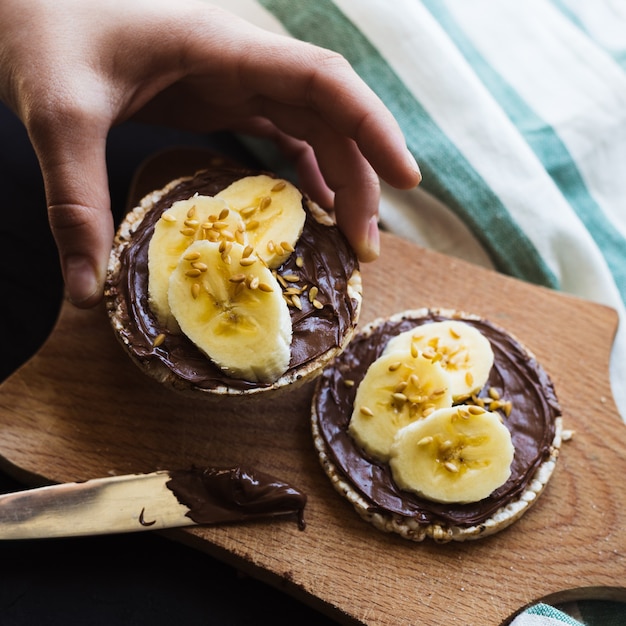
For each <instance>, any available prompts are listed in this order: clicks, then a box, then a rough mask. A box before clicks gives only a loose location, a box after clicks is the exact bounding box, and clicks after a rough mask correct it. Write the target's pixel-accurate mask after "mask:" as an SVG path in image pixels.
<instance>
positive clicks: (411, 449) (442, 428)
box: [389, 405, 514, 503]
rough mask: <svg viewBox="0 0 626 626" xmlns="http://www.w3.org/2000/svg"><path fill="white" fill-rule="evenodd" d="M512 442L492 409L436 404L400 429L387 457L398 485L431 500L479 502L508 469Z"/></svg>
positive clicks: (511, 455) (511, 454)
mask: <svg viewBox="0 0 626 626" xmlns="http://www.w3.org/2000/svg"><path fill="white" fill-rule="evenodd" d="M513 455H514V447H513V444H512V443H511V435H510V433H509V431H508V429H507V428H506V426H505V425H504V424H503V423H502V421H501V419H500V417H499V416H498V415H497V414H496V413H491V412H488V411H485V410H484V409H481V408H480V407H477V406H474V405H457V406H454V407H451V408H444V409H439V410H437V411H435V412H434V413H432V414H431V415H429V416H428V417H427V418H426V419H423V420H420V421H418V422H414V423H412V424H410V425H408V426H406V427H405V428H403V429H401V430H399V431H398V433H397V435H396V437H395V440H394V442H393V445H392V446H391V453H390V459H389V466H390V467H391V471H392V474H393V478H394V480H395V481H396V483H397V485H398V486H399V487H400V488H401V489H406V490H408V491H412V492H414V493H416V494H418V495H419V496H422V497H424V498H427V499H428V500H433V501H435V502H445V503H450V502H457V503H467V502H478V501H479V500H482V499H483V498H486V497H487V496H488V495H489V494H491V493H492V492H493V491H494V490H495V489H497V488H498V487H500V486H501V485H503V484H504V483H505V482H506V481H507V479H508V478H509V476H510V475H511V463H512V461H513Z"/></svg>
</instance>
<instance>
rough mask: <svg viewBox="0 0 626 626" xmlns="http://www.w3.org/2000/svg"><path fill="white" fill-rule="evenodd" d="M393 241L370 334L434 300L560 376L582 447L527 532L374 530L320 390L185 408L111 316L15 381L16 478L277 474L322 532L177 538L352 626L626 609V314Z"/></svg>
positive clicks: (152, 174) (91, 317)
mask: <svg viewBox="0 0 626 626" xmlns="http://www.w3.org/2000/svg"><path fill="white" fill-rule="evenodd" d="M196 156H197V155H196ZM194 158H195V156H193V155H192V159H191V161H193V160H194ZM157 161H158V159H157ZM163 163H164V162H163V161H162V160H161V161H160V166H161V169H159V167H154V165H155V164H152V165H153V167H152V169H150V167H148V168H147V169H146V170H145V171H142V172H141V175H140V176H139V179H138V180H137V181H136V184H135V191H136V193H141V191H143V190H147V189H150V188H156V187H158V186H159V185H160V183H161V182H162V181H163V180H164V179H167V178H169V177H170V176H172V177H173V176H176V175H178V174H179V173H181V172H180V171H175V170H173V169H172V167H169V168H168V167H165V168H163V167H162V166H163ZM167 163H169V164H170V166H171V164H172V163H176V164H177V166H178V167H185V166H188V163H186V162H184V160H183V159H176V160H172V159H171V158H170V159H169V161H166V162H165V164H166V165H167ZM156 165H159V163H156ZM187 171H189V170H187ZM150 185H152V187H150ZM381 246H382V252H381V257H380V259H379V260H378V261H377V262H375V263H373V264H367V265H364V266H363V267H362V273H363V282H364V307H363V312H362V323H366V322H368V321H370V320H372V319H374V318H375V317H378V316H381V315H388V314H391V313H395V312H398V311H400V310H403V309H407V308H418V307H423V306H431V307H450V308H459V309H463V310H465V311H469V312H473V313H477V314H479V315H482V316H485V317H487V318H488V319H490V320H492V321H493V322H495V323H496V324H499V325H500V326H502V327H504V328H506V329H508V330H509V331H511V332H513V333H514V334H515V335H517V336H518V337H519V338H520V339H521V340H522V341H523V342H524V343H525V344H526V345H527V346H528V347H529V348H530V349H531V350H532V351H533V352H534V353H535V354H536V355H537V357H538V359H539V360H540V362H541V363H542V364H543V366H544V367H545V369H546V370H547V371H548V373H549V374H550V376H551V377H552V379H553V381H554V384H555V387H556V391H557V394H558V396H559V398H560V401H561V404H562V407H563V414H564V426H565V428H566V429H570V430H572V431H574V432H573V438H572V439H571V440H570V441H568V442H566V443H564V444H563V447H562V451H561V456H560V458H559V461H558V463H557V468H556V470H555V473H554V475H553V477H552V480H551V482H550V484H549V486H548V488H547V490H546V491H545V492H544V494H543V495H542V496H541V498H540V500H539V501H538V502H537V504H536V505H535V506H534V507H533V508H531V510H530V511H529V512H528V513H527V514H526V515H525V516H524V517H523V518H522V519H521V520H520V521H519V522H517V523H516V524H514V525H513V526H512V527H510V528H509V529H507V530H505V531H503V532H501V533H499V534H497V535H495V536H493V537H489V538H485V539H483V540H480V541H477V542H471V543H467V544H456V543H453V544H447V545H436V544H434V543H431V542H428V541H425V542H423V543H411V542H408V541H405V540H403V539H401V538H399V537H396V536H390V535H385V534H383V533H380V532H378V531H376V530H374V528H373V527H371V526H369V525H368V524H366V523H365V522H363V521H362V520H361V519H360V518H359V517H357V515H356V514H355V513H354V511H353V509H352V508H351V505H349V504H348V503H347V502H346V501H344V500H343V499H342V498H341V497H340V496H339V495H338V494H337V493H336V492H335V491H334V490H333V488H332V486H331V485H330V482H329V481H328V480H327V478H326V476H325V474H324V473H323V471H322V469H321V467H320V466H319V463H318V460H317V458H316V455H315V453H314V450H313V446H312V441H311V435H310V430H309V404H310V397H311V393H312V387H311V386H310V385H309V386H307V387H304V388H303V389H300V390H298V391H295V392H293V393H292V394H290V395H289V396H288V397H286V398H284V399H283V400H281V401H279V402H272V403H271V404H269V405H266V406H261V407H257V408H256V409H254V410H248V409H242V410H233V409H232V408H224V407H215V406H210V405H209V403H207V402H206V401H205V400H203V399H202V398H200V399H197V400H196V399H188V398H183V397H181V396H179V395H177V394H175V393H173V392H170V391H167V390H165V389H161V388H160V387H159V386H158V385H157V384H156V383H155V382H153V381H152V380H150V379H148V378H147V377H146V376H145V375H144V374H143V373H142V372H141V371H139V369H138V368H136V366H135V365H134V364H132V363H131V362H130V360H129V359H128V357H127V356H126V354H125V353H124V352H123V351H122V348H121V347H120V346H119V345H118V343H117V341H116V339H115V338H114V336H113V332H112V330H111V329H110V327H109V323H108V320H107V317H106V314H105V311H104V308H103V307H100V308H97V309H95V310H91V311H80V310H77V309H75V308H73V307H72V306H71V305H70V304H68V303H64V304H63V306H62V309H61V311H60V315H59V319H58V322H57V324H56V326H55V328H54V330H53V332H52V334H51V336H50V337H49V339H48V341H47V342H46V343H45V345H44V346H43V347H42V348H41V350H40V351H39V352H38V354H37V355H36V356H34V357H33V358H32V359H31V360H30V361H29V362H28V363H27V364H26V365H24V366H23V367H22V368H21V369H20V370H18V371H17V372H16V373H15V374H14V375H13V376H11V377H10V378H9V379H7V380H6V381H5V382H4V383H3V384H2V385H1V386H0V429H1V430H0V432H1V436H0V462H1V464H2V468H3V469H5V470H7V471H9V472H10V473H12V474H13V475H14V476H15V477H17V478H18V479H21V480H22V481H24V482H25V483H27V484H30V485H36V484H42V483H45V482H69V481H76V480H86V479H89V478H95V477H99V476H107V475H114V474H118V475H119V474H126V473H134V472H151V471H154V470H156V469H172V468H174V469H175V468H185V467H189V466H190V465H192V464H195V465H198V466H205V465H225V464H236V463H239V462H241V463H245V464H248V465H252V466H255V467H257V468H258V469H260V470H264V471H267V472H270V473H273V474H274V475H276V476H278V477H280V478H283V479H285V480H288V481H290V482H292V483H293V484H294V485H296V486H298V487H299V488H301V489H302V490H304V491H305V492H306V493H307V494H308V504H307V508H306V521H307V527H306V530H304V531H300V530H298V527H297V525H296V523H295V522H294V521H293V520H288V519H283V520H280V521H273V522H265V521H262V522H255V523H249V524H242V525H233V526H223V527H215V528H193V529H176V530H172V531H167V532H164V533H163V534H164V535H166V536H167V537H169V538H171V539H172V540H175V541H180V542H184V543H186V544H189V545H192V546H194V547H196V548H198V549H199V550H202V551H205V552H206V553H209V554H211V555H213V556H216V557H218V558H219V559H222V560H224V561H226V562H228V563H230V564H232V565H235V566H236V567H239V568H241V569H242V570H244V571H245V572H247V573H248V574H251V575H253V576H256V577H258V578H260V579H262V580H265V581H266V582H269V583H270V584H274V585H276V586H278V587H279V588H281V589H282V590H284V591H286V592H287V593H290V594H293V595H294V596H296V597H297V598H300V599H301V600H303V601H305V602H307V603H309V604H311V605H313V606H315V607H317V608H318V609H320V610H321V611H323V612H325V613H327V614H328V615H330V616H331V617H333V618H335V619H336V620H337V621H338V622H340V623H350V624H352V623H361V624H367V625H371V626H387V625H388V626H392V625H393V626H401V625H409V624H416V623H419V624H424V625H433V626H434V625H439V624H444V623H445V624H462V625H464V626H490V625H494V626H495V625H498V624H501V623H503V622H507V621H508V620H509V619H510V618H511V616H512V615H513V614H514V613H515V612H517V611H518V610H520V609H521V608H522V607H524V606H525V605H527V604H529V603H532V602H535V601H537V600H538V599H541V598H543V599H547V600H548V601H553V602H554V601H563V600H568V599H580V598H589V597H591V598H612V599H623V600H626V523H625V520H626V486H625V484H624V476H626V425H625V424H624V423H623V422H622V420H621V419H620V417H619V415H618V412H617V409H616V407H615V404H614V401H613V399H612V396H611V392H610V386H609V378H608V361H609V353H610V349H611V345H612V341H613V338H614V334H615V331H616V327H617V315H616V313H615V312H614V311H613V310H612V309H609V308H606V307H603V306H599V305H596V304H591V303H589V302H586V301H582V300H579V299H576V298H573V297H568V296H565V295H561V294H557V293H554V292H552V291H549V290H547V289H543V288H539V287H535V286H531V285H528V284H526V283H523V282H520V281H517V280H514V279H511V278H507V277H504V276H501V275H498V274H496V273H494V272H491V271H487V270H484V269H480V268H477V267H475V266H472V265H469V264H467V263H464V262H461V261H459V260H455V259H453V258H449V257H446V256H442V255H440V254H437V253H433V252H430V251H427V250H423V249H420V248H418V247H416V246H415V245H413V244H411V243H409V242H407V241H404V240H402V239H399V238H397V237H395V236H392V235H389V234H383V236H382V244H381Z"/></svg>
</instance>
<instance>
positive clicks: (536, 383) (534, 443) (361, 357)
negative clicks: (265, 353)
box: [316, 312, 560, 526]
mask: <svg viewBox="0 0 626 626" xmlns="http://www.w3.org/2000/svg"><path fill="white" fill-rule="evenodd" d="M443 319H449V318H445V317H443V316H441V315H438V314H436V313H434V312H430V313H428V314H427V315H426V316H425V317H424V318H421V319H402V320H398V321H395V322H391V321H388V322H385V323H383V324H382V325H381V326H379V327H378V328H377V329H376V330H375V332H374V334H373V335H372V336H370V337H364V336H362V335H358V336H357V337H355V338H354V339H353V340H352V342H351V344H350V347H349V348H348V350H347V351H345V352H344V353H343V354H342V355H340V356H339V357H338V358H337V359H336V360H335V362H334V364H333V367H332V368H328V369H327V370H326V371H325V372H324V374H323V376H322V378H321V379H320V382H319V385H320V386H319V394H318V397H317V400H316V401H317V405H316V409H317V415H318V422H319V427H320V432H321V435H322V437H323V438H324V440H325V442H326V445H327V448H328V453H329V456H330V458H331V459H332V460H333V462H334V464H335V465H336V467H337V468H338V469H339V471H340V472H342V473H343V474H344V476H345V477H346V478H347V480H348V482H349V483H350V484H352V485H353V487H354V488H355V489H357V491H359V492H360V493H361V495H362V496H363V497H364V498H365V499H366V500H367V501H368V502H370V503H371V510H372V511H373V512H375V511H382V512H387V513H395V514H399V515H402V516H407V517H412V518H413V519H415V520H416V521H417V522H418V523H420V524H424V525H428V524H432V523H439V524H443V525H456V526H473V525H476V524H480V523H481V522H484V521H485V520H487V519H488V518H490V517H491V516H492V515H493V514H494V513H495V512H496V511H497V510H498V509H499V508H500V507H502V506H504V505H506V504H507V503H508V502H511V501H513V500H515V499H516V498H518V497H519V496H520V494H521V493H522V492H523V491H524V490H525V488H526V487H527V486H528V484H529V482H530V481H531V479H532V476H533V474H534V472H535V470H536V469H537V468H538V467H539V466H540V465H541V464H542V463H543V462H544V461H545V460H547V458H548V457H549V456H550V449H551V444H552V441H553V439H554V436H555V419H556V417H558V416H559V415H560V409H559V404H558V401H557V398H556V395H555V393H554V388H553V386H552V383H551V381H550V379H549V377H548V376H547V374H546V373H545V371H544V370H543V368H542V367H541V366H540V365H539V364H538V363H537V361H536V360H535V359H534V358H533V357H532V356H530V355H529V354H528V352H527V351H526V350H524V348H523V347H522V346H521V345H520V344H519V343H518V342H517V341H516V340H515V339H514V338H512V337H511V336H509V335H508V334H506V333H504V332H503V331H501V330H500V329H498V328H496V327H495V326H494V325H492V324H491V323H489V322H488V321H486V320H464V321H467V323H468V324H471V325H473V326H475V327H476V328H477V329H478V330H480V331H481V332H482V333H483V334H484V335H485V336H486V337H487V338H488V339H489V341H490V342H491V346H492V349H493V352H494V357H495V358H494V366H493V368H492V370H491V373H490V376H489V380H488V381H487V383H486V384H485V387H484V389H483V390H482V391H481V392H480V393H479V394H478V396H479V397H487V390H488V389H489V388H491V387H494V388H495V389H496V390H497V391H498V392H499V394H500V396H501V398H502V399H503V400H510V401H511V402H512V410H511V413H510V415H509V416H508V417H504V418H503V419H504V423H505V425H506V426H507V428H508V429H509V431H510V432H511V438H512V442H513V445H514V446H515V457H514V460H513V463H512V466H511V476H510V478H509V479H508V480H507V482H506V483H505V484H504V485H502V486H501V487H499V488H498V489H496V490H495V491H494V492H493V493H492V494H491V495H490V496H489V497H488V498H485V499H483V500H481V501H480V502H475V503H470V504H440V503H437V502H432V501H429V500H426V499H424V498H421V497H419V496H417V495H415V494H413V493H410V492H408V491H404V490H401V489H399V488H398V487H397V486H396V484H395V483H394V481H393V478H392V475H391V470H390V469H389V466H388V465H387V464H385V463H381V462H378V461H376V460H373V459H372V458H368V456H367V455H366V454H365V453H364V451H363V450H362V449H361V448H360V447H359V446H358V445H357V444H356V442H355V441H354V440H353V439H352V437H351V436H350V435H349V433H348V424H349V422H350V416H351V414H352V406H353V403H354V397H355V394H356V389H357V387H358V384H359V383H360V381H361V380H362V379H363V377H364V375H365V372H366V370H367V368H368V366H369V365H370V364H371V363H372V362H373V361H374V360H375V359H377V358H378V357H379V356H380V355H381V353H382V351H383V350H384V348H385V345H386V344H387V342H388V341H389V339H391V338H392V337H393V336H395V335H397V334H399V333H401V332H404V331H407V330H410V329H411V328H413V327H415V326H418V325H420V324H422V323H430V322H433V321H440V320H443ZM346 379H350V380H353V381H354V383H355V384H354V386H353V387H347V386H346V385H345V382H344V381H345V380H346Z"/></svg>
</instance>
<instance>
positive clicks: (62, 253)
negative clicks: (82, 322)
mask: <svg viewBox="0 0 626 626" xmlns="http://www.w3.org/2000/svg"><path fill="white" fill-rule="evenodd" d="M31 139H32V141H33V146H34V148H35V151H36V153H37V156H38V158H39V163H40V166H41V170H42V175H43V180H44V185H45V190H46V200H47V204H48V219H49V222H50V228H51V230H52V234H53V236H54V239H55V241H56V245H57V249H58V252H59V259H60V262H61V270H62V272H63V278H64V281H65V288H66V292H67V296H68V298H69V300H70V301H71V302H72V303H74V304H75V305H76V306H78V307H80V308H89V307H92V306H95V305H96V304H97V303H98V302H99V301H100V300H101V298H102V294H103V290H104V280H105V276H106V267H107V262H108V258H109V254H110V251H111V243H112V239H113V218H112V216H111V211H110V197H109V189H108V178H107V169H106V158H105V154H106V132H103V133H98V132H97V131H95V129H94V128H93V127H91V128H89V129H88V130H85V129H83V130H82V131H81V130H80V129H79V128H76V127H75V128H73V129H72V130H71V131H70V132H65V133H64V132H62V131H60V130H59V129H58V128H57V129H56V131H53V132H52V133H50V132H46V133H45V134H44V135H43V136H34V137H32V138H31Z"/></svg>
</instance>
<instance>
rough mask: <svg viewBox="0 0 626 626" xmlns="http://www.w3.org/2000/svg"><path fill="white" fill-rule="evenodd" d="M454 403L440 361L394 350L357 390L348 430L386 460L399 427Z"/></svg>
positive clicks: (373, 367) (376, 364)
mask: <svg viewBox="0 0 626 626" xmlns="http://www.w3.org/2000/svg"><path fill="white" fill-rule="evenodd" d="M451 405H452V396H451V394H450V388H449V381H448V377H447V375H446V373H445V372H444V370H443V369H442V367H441V366H440V365H439V364H438V363H436V362H433V361H432V360H431V359H426V358H424V357H421V356H419V355H418V356H412V355H411V353H410V352H406V353H402V352H394V353H392V354H388V355H383V356H381V357H380V358H379V359H377V360H376V361H374V362H373V363H372V364H371V365H370V366H369V368H368V370H367V372H366V373H365V376H364V378H363V380H362V381H361V383H360V384H359V387H358V389H357V392H356V397H355V400H354V408H353V412H352V416H351V419H350V425H349V427H348V429H349V432H350V434H351V435H352V437H353V438H354V440H355V441H356V442H357V443H358V444H359V445H360V446H361V447H362V448H363V449H364V450H365V451H366V452H367V453H368V454H370V455H371V456H373V457H375V458H377V459H379V460H380V461H383V462H385V461H387V460H388V458H389V450H390V448H391V444H392V443H393V440H394V437H395V435H396V432H397V431H398V430H399V429H400V428H403V427H404V426H406V425H407V424H410V423H411V422H413V421H415V420H420V419H422V418H424V417H425V416H427V415H428V414H429V413H430V412H432V411H434V410H435V409H438V408H441V407H447V406H451Z"/></svg>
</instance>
